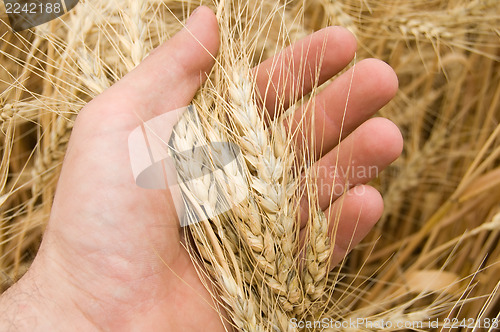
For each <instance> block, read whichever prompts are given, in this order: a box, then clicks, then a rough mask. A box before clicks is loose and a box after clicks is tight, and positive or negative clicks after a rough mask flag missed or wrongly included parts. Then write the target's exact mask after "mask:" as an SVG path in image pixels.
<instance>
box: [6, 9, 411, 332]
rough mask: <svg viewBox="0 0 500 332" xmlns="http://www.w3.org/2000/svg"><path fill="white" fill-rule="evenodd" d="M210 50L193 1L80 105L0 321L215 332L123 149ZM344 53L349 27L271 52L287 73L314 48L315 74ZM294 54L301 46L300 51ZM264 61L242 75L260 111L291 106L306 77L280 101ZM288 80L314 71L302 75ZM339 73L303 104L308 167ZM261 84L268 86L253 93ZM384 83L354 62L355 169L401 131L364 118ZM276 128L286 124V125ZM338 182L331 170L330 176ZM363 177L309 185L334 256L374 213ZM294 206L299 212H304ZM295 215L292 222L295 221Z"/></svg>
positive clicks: (339, 100) (372, 68)
mask: <svg viewBox="0 0 500 332" xmlns="http://www.w3.org/2000/svg"><path fill="white" fill-rule="evenodd" d="M325 38H326V39H325ZM325 40H326V41H327V43H326V47H324V48H323V46H324V45H325V44H324V42H325ZM218 47H219V36H218V25H217V21H216V18H215V15H214V13H213V12H212V11H211V10H210V9H208V8H206V7H200V8H199V10H198V11H196V13H195V14H193V16H192V17H191V19H190V20H189V22H188V24H187V27H186V28H185V29H184V30H182V31H181V32H179V33H178V34H177V35H175V36H174V37H172V38H171V39H170V40H168V41H167V42H165V43H164V44H163V45H162V46H160V47H158V48H157V49H156V50H155V51H153V52H152V53H151V54H150V55H149V56H148V57H147V58H146V59H145V60H144V62H143V63H142V64H141V65H139V66H138V67H137V68H136V69H135V70H133V71H132V72H130V73H129V74H128V75H126V76H125V77H124V78H123V79H122V80H120V81H119V82H118V83H116V84H115V85H114V86H112V87H111V88H109V89H108V90H106V91H105V92H104V93H103V94H101V95H100V96H98V97H97V98H95V99H94V100H93V101H92V102H90V103H89V104H88V105H87V106H86V107H85V108H84V109H83V110H82V111H81V112H80V114H79V115H78V118H77V120H76V122H75V125H74V130H73V133H72V135H71V140H70V143H69V148H68V152H67V155H66V158H65V160H64V164H63V168H62V172H61V176H60V180H59V183H58V187H57V191H56V196H55V200H54V205H53V208H52V213H51V216H50V220H49V223H48V227H47V230H46V232H45V234H44V237H43V241H42V244H41V247H40V250H39V253H38V255H37V256H36V258H35V260H34V262H33V264H32V267H31V268H30V269H29V271H28V272H27V273H26V275H25V276H24V277H23V278H22V279H21V280H20V281H19V282H17V283H16V284H15V285H14V286H12V287H11V288H10V289H9V290H8V291H7V292H6V293H4V294H3V295H2V296H1V297H0V330H2V331H6V330H15V331H18V330H20V331H25V330H26V331H28V330H29V331H33V330H40V331H48V330H61V331H63V330H64V331H67V330H72V331H75V330H85V331H88V330H112V331H128V330H132V331H157V330H158V331H222V330H224V326H223V323H222V322H221V318H220V316H219V313H217V311H216V310H214V308H213V301H212V300H211V298H210V296H209V293H208V291H207V290H206V289H205V288H204V286H203V285H202V283H201V282H200V280H199V278H198V276H197V273H196V270H195V267H194V265H193V263H192V261H191V259H190V257H189V254H188V253H187V252H186V251H185V249H184V248H183V246H182V245H181V235H180V234H181V232H180V227H179V222H178V220H177V214H176V211H175V208H174V207H173V203H172V201H171V198H170V196H169V195H167V194H166V193H165V191H161V190H148V189H142V188H139V187H138V186H137V185H136V184H135V182H134V179H133V176H132V172H131V169H130V162H129V155H128V146H127V139H128V135H129V133H130V132H131V131H132V130H133V129H134V128H135V127H137V126H138V125H139V124H140V118H139V117H138V116H137V115H138V114H139V115H140V117H141V118H142V119H144V120H148V119H151V118H153V117H154V116H156V115H160V114H162V113H164V112H165V111H166V110H173V109H176V108H179V107H182V106H185V105H188V104H189V103H190V102H191V100H192V98H193V96H194V94H195V93H196V91H197V89H198V88H199V87H200V84H201V83H202V80H203V79H204V77H206V73H207V72H208V71H209V70H210V68H211V67H212V65H213V64H214V56H215V55H216V54H217V51H218ZM355 48H356V42H355V39H354V37H353V36H352V34H350V33H349V32H348V31H347V30H345V29H343V28H339V27H331V28H327V29H324V30H321V31H319V32H317V33H315V34H313V35H311V36H309V37H307V38H306V39H305V40H303V41H300V42H298V43H297V44H296V45H294V46H292V48H289V49H286V50H284V51H283V53H281V55H279V58H275V59H274V61H276V60H278V63H280V65H279V66H278V68H281V70H286V72H287V74H288V75H295V76H300V75H301V73H299V72H297V70H298V69H297V68H298V67H299V66H290V62H289V61H288V60H286V59H289V58H290V56H289V55H290V54H292V53H293V55H294V57H293V62H295V61H298V63H300V62H302V63H306V64H309V67H312V68H314V65H315V61H317V59H318V56H319V55H320V54H321V53H323V55H324V60H323V62H322V64H321V71H320V74H319V78H318V80H319V82H320V83H321V82H324V81H326V80H328V79H329V78H330V77H332V76H333V75H335V74H336V73H337V72H338V71H340V70H341V69H342V68H343V67H345V66H346V65H347V64H348V63H349V62H350V60H351V59H352V58H353V56H354V52H355ZM304 49H308V53H307V55H305V53H304V52H303V50H304ZM279 61H281V62H279ZM272 62H273V59H271V60H268V61H267V62H263V63H262V64H261V65H260V66H259V67H258V68H256V69H255V70H254V74H255V77H256V81H257V86H258V88H259V94H260V95H261V96H262V95H266V102H265V104H264V105H263V111H268V112H270V114H273V113H274V109H275V107H274V105H275V104H276V103H277V102H278V101H277V100H278V98H280V96H283V95H284V98H285V102H286V103H291V102H294V101H295V100H296V99H297V98H298V97H300V94H303V93H304V94H305V93H308V92H309V90H310V88H311V86H310V84H309V83H307V82H310V81H311V79H312V80H314V77H312V78H311V77H310V76H309V77H308V79H305V80H304V82H306V83H304V84H301V83H296V82H297V81H300V80H293V79H291V80H287V81H289V82H295V83H296V84H299V86H295V87H294V88H295V89H294V91H300V92H301V93H300V94H299V95H298V96H297V95H295V96H292V95H291V94H290V93H289V92H288V91H290V86H283V85H280V82H282V80H278V77H279V75H278V74H276V76H275V75H271V77H270V76H269V75H268V73H269V72H270V67H271V66H272ZM289 66H290V67H289ZM306 68H307V66H306ZM281 74H283V72H282V73H281ZM302 75H306V77H307V75H314V74H311V73H310V72H308V71H305V72H303V73H302ZM350 78H351V74H350V72H347V73H345V74H343V75H342V76H340V77H339V78H338V79H336V80H335V81H334V82H333V83H331V84H330V85H329V86H328V87H327V88H326V89H325V90H323V91H322V92H321V94H320V95H319V96H317V97H316V98H317V102H316V106H315V109H313V110H309V111H308V112H309V113H310V112H315V114H316V116H315V119H316V121H318V123H321V124H324V126H325V130H324V131H323V130H322V131H317V133H318V134H317V135H321V137H317V139H323V142H324V143H323V146H322V148H320V147H316V148H315V149H316V150H315V151H316V153H317V155H318V156H322V159H321V160H320V161H319V162H318V163H320V165H322V166H330V165H332V164H335V161H336V157H337V148H338V146H337V143H338V140H339V135H340V132H339V128H340V121H341V119H342V114H343V111H344V106H345V99H346V93H347V88H348V86H349V83H350ZM269 80H271V85H270V86H271V88H270V89H269V90H268V92H267V94H266V87H267V86H268V83H269ZM397 85H398V83H397V78H396V75H395V74H394V72H393V70H392V69H391V68H390V67H389V66H388V65H387V64H385V63H383V62H381V61H378V60H374V59H368V60H362V61H360V62H359V63H358V64H357V65H356V70H355V74H354V76H353V82H352V90H351V93H350V102H349V105H348V110H347V112H348V116H347V117H346V119H345V122H344V129H343V132H342V138H343V141H342V143H341V144H340V146H341V147H345V149H342V148H341V150H340V154H339V158H340V159H339V163H342V162H345V163H349V162H351V161H353V160H354V161H355V163H357V164H356V165H359V166H360V167H361V166H363V167H364V166H376V167H378V169H379V170H382V169H383V168H385V167H386V166H388V165H389V164H390V163H391V162H392V161H394V160H395V159H396V158H397V157H398V156H399V154H400V153H401V149H402V137H401V134H400V132H399V130H398V128H397V127H396V126H395V125H394V124H393V123H392V122H390V121H389V120H386V119H382V118H375V119H370V117H371V116H372V115H373V114H374V113H375V112H376V111H377V110H378V109H379V108H380V107H382V106H383V105H384V104H386V103H387V102H388V101H389V100H390V99H391V98H392V97H393V96H394V94H395V93H396V90H397ZM282 101H283V100H282ZM301 112H304V111H303V110H300V109H299V110H298V111H297V113H296V115H295V117H296V118H300V117H301V116H302V114H301ZM309 113H308V114H309ZM306 117H307V115H306ZM290 124H291V125H292V126H294V122H293V121H292V122H290ZM299 144H301V146H302V144H308V142H307V140H304V141H303V142H299ZM351 147H352V149H351ZM343 151H346V152H345V153H344V152H343ZM347 151H349V152H347ZM317 165H318V164H317ZM346 165H347V164H346ZM332 180H333V179H331V178H329V177H328V176H326V177H325V178H321V179H318V181H320V182H321V183H326V184H327V185H330V186H332ZM343 180H345V179H339V178H336V179H335V181H336V183H337V182H339V183H342V181H343ZM369 180H370V178H368V177H360V178H355V179H351V180H350V181H349V182H350V183H351V184H352V185H358V187H357V188H358V190H357V191H356V193H354V192H352V194H351V195H346V196H343V197H342V198H343V199H342V200H338V199H337V198H338V197H336V196H332V195H330V193H329V192H323V191H322V192H320V193H319V195H320V200H319V202H320V205H321V207H322V209H324V210H325V212H326V214H327V216H330V218H331V219H332V220H333V217H332V216H333V215H334V214H335V213H336V211H338V209H339V207H340V205H341V204H340V203H339V202H340V201H342V206H343V208H342V213H341V216H340V219H339V226H338V229H337V239H338V240H337V241H338V243H337V245H336V246H335V249H334V253H333V256H332V263H334V264H337V263H339V262H340V261H341V260H342V258H343V257H344V256H345V254H346V252H348V251H349V250H350V249H351V248H352V247H353V246H354V245H355V244H356V243H358V242H359V241H361V239H362V238H363V237H364V236H365V235H366V234H367V233H368V232H369V230H370V229H371V228H372V227H373V225H374V224H375V223H376V221H377V220H378V219H379V218H380V216H381V214H382V210H383V201H382V198H381V196H380V194H379V193H378V192H377V191H376V190H375V189H374V188H372V187H370V186H368V185H365V183H367V182H368V181H369ZM361 186H362V187H361ZM359 188H362V189H363V190H359ZM352 190H353V189H352ZM330 192H331V191H330ZM302 205H303V209H302V213H301V215H303V216H307V215H308V213H307V209H306V207H304V205H305V204H302ZM301 220H302V225H301V227H304V229H303V231H305V229H306V227H305V225H306V221H305V218H301ZM332 224H333V223H332ZM332 227H333V226H332Z"/></svg>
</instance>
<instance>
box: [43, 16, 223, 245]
mask: <svg viewBox="0 0 500 332" xmlns="http://www.w3.org/2000/svg"><path fill="white" fill-rule="evenodd" d="M218 46H219V38H218V25H217V20H216V17H215V14H214V13H213V12H212V11H211V10H210V9H209V8H207V7H200V8H198V10H196V11H195V12H194V13H193V15H192V16H191V18H190V19H189V20H188V23H187V25H186V27H185V28H184V29H182V30H181V31H180V32H179V33H177V34H176V35H175V36H174V37H172V38H171V39H170V40H168V41H167V42H165V43H164V44H163V45H162V46H160V47H158V48H157V49H156V50H154V51H153V52H152V53H151V54H150V55H149V56H148V57H147V58H146V59H145V60H144V61H143V62H142V63H141V64H140V65H139V66H138V67H137V68H135V69H134V70H133V71H132V72H130V73H129V74H127V75H126V76H125V77H123V78H122V79H121V80H120V81H119V82H118V83H116V84H115V85H113V86H112V87H111V88H109V89H108V90H106V91H105V92H104V93H103V94H101V95H100V96H98V97H97V98H95V99H94V100H93V101H92V102H90V103H89V104H88V105H87V106H86V107H85V108H84V109H83V110H82V111H81V112H80V114H79V115H78V117H77V119H76V122H75V125H74V128H73V132H72V135H71V139H70V142H69V146H68V150H67V153H66V157H65V160H64V164H63V168H62V171H61V176H60V179H59V183H58V187H57V191H56V196H55V199H54V205H53V209H52V213H51V218H50V222H49V225H48V229H47V234H46V236H47V235H48V236H49V237H50V234H51V233H54V232H53V231H56V232H55V233H59V234H65V235H66V237H67V238H68V239H69V240H70V241H68V242H72V243H73V244H74V243H75V241H74V239H75V238H76V239H78V238H81V235H80V233H78V232H79V231H78V230H81V229H82V227H83V225H85V231H88V232H91V233H92V235H95V236H96V237H97V235H98V234H111V233H113V234H116V231H115V229H116V227H119V228H120V232H119V234H118V235H117V236H123V237H127V238H126V240H124V239H121V238H120V239H115V243H116V242H119V241H123V242H124V243H125V242H126V243H131V242H134V243H142V242H144V238H145V236H144V234H143V233H144V232H146V231H147V230H151V229H158V228H157V227H159V226H158V225H156V224H154V223H158V224H159V223H163V221H164V220H165V219H164V218H166V219H167V220H168V222H169V223H170V224H169V225H166V226H169V229H170V232H169V233H168V234H166V233H161V232H156V233H155V234H150V235H151V236H150V237H151V239H152V241H153V243H156V244H158V246H161V244H162V243H163V244H165V243H166V242H170V243H175V244H176V245H178V241H177V240H178V231H177V229H178V226H179V225H178V222H177V220H176V219H177V218H176V214H175V212H174V209H173V206H172V202H171V201H170V203H168V202H167V204H165V202H164V201H163V200H162V199H161V198H162V197H165V195H164V192H162V191H157V190H145V189H142V188H139V187H138V186H137V185H136V184H135V180H134V178H133V175H132V171H131V168H130V160H129V150H128V137H129V134H130V133H131V131H132V130H133V129H134V128H136V127H138V126H139V125H141V124H142V123H143V122H144V121H147V120H149V119H151V118H153V117H155V116H157V115H160V114H163V113H166V112H168V111H170V110H173V109H177V108H180V107H183V106H186V105H188V104H189V103H190V102H191V100H192V98H193V96H194V95H195V93H196V91H197V89H198V88H199V86H200V84H201V83H202V81H203V79H204V78H205V77H206V75H207V71H209V70H210V68H211V67H212V65H213V63H214V56H215V54H216V53H217V50H218ZM132 207H133V208H132ZM146 207H149V208H150V209H146ZM124 208H127V214H126V215H124V212H123V210H124ZM96 209H97V211H96ZM144 210H147V211H150V212H149V213H150V214H148V215H146V214H145V212H144ZM68 216H75V217H72V218H70V219H69V220H68ZM96 216H97V218H96ZM158 216H164V218H159V217H158ZM160 219H161V220H160ZM103 220H104V221H103ZM138 220H144V222H142V223H139V224H138V223H137V221H138ZM118 221H119V222H118ZM117 225H119V226H117ZM162 225H163V224H162ZM174 226H175V227H174ZM138 227H141V229H140V230H138ZM162 227H163V226H162ZM168 239H170V240H171V241H167V240H168ZM172 240H174V241H172ZM82 241H83V240H82ZM87 242H88V241H87Z"/></svg>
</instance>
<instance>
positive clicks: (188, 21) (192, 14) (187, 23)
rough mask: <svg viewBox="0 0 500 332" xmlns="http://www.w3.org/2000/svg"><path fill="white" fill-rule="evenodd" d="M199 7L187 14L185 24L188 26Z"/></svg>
mask: <svg viewBox="0 0 500 332" xmlns="http://www.w3.org/2000/svg"><path fill="white" fill-rule="evenodd" d="M199 9H200V7H197V8H196V9H195V10H194V11H193V12H192V13H191V16H189V18H188V19H187V21H186V26H188V25H189V24H190V23H191V22H192V21H193V18H194V17H195V16H196V14H197V12H198V11H199Z"/></svg>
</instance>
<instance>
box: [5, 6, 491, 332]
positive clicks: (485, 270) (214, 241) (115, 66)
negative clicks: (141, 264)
mask: <svg viewBox="0 0 500 332" xmlns="http://www.w3.org/2000/svg"><path fill="white" fill-rule="evenodd" d="M200 4H204V5H207V6H209V7H210V8H212V9H213V10H214V12H215V13H216V14H217V18H218V22H219V27H220V39H221V46H220V49H219V53H218V55H217V63H216V65H215V66H214V68H213V70H212V72H211V74H210V77H209V79H208V80H207V82H206V83H205V84H204V85H203V86H202V88H201V89H200V90H199V91H198V93H197V95H196V97H195V99H194V101H193V103H194V104H195V105H196V106H197V108H198V110H199V118H196V119H189V118H188V119H184V120H181V123H180V124H179V126H185V128H186V129H185V130H193V131H197V133H198V134H197V135H198V136H197V139H198V141H199V142H200V141H203V142H205V141H206V142H210V141H220V140H227V141H230V142H234V143H235V144H236V145H238V146H239V147H240V148H241V151H242V154H243V157H244V162H243V164H245V165H248V169H246V171H245V181H247V182H248V183H250V187H249V188H250V189H249V190H250V191H251V195H250V196H251V198H249V199H248V200H247V201H245V202H244V204H242V205H241V206H238V207H237V208H236V209H234V210H233V211H232V212H231V213H227V214H224V215H221V216H216V217H214V218H211V219H210V220H207V221H204V222H201V223H196V224H193V225H190V226H189V236H191V238H192V240H193V241H192V243H193V247H192V248H190V249H189V250H190V251H191V252H192V255H193V258H194V259H195V260H197V261H198V264H199V268H200V269H202V270H203V271H206V274H205V277H206V278H210V279H211V280H213V282H214V284H215V286H216V290H217V293H218V296H219V297H220V298H219V300H218V301H220V303H221V306H223V307H224V308H225V309H226V310H227V312H228V317H229V320H230V321H231V324H232V325H233V326H234V327H235V328H236V329H237V330H243V331H295V330H297V331H298V330H303V331H312V330H315V331H321V330H325V331H355V330H363V331H378V330H387V331H396V330H415V331H428V330H429V331H430V330H436V331H438V330H443V331H447V330H452V329H451V325H452V323H453V322H455V323H456V322H466V324H465V325H464V324H462V325H461V326H460V327H459V328H458V329H459V330H462V331H494V330H497V328H498V326H499V325H500V322H498V321H499V320H500V292H499V288H500V245H499V244H498V243H499V241H500V122H499V121H500V3H499V2H498V1H497V0H302V1H298V0H289V1H282V0H256V1H240V0H212V1H204V0H203V1H202V0H199V1H190V0H140V1H133V0H112V1H104V0H94V1H90V0H86V1H81V2H80V3H79V4H78V5H77V6H76V7H75V8H74V9H73V10H72V11H70V12H69V13H68V14H66V15H64V16H62V17H61V18H58V19H55V20H53V21H51V22H49V23H46V24H43V25H40V26H37V27H35V28H32V29H29V30H26V31H22V32H20V33H13V32H12V31H11V29H10V27H9V25H8V21H7V17H6V15H4V14H3V13H4V8H2V7H1V6H0V14H1V16H0V19H1V20H0V107H1V116H0V129H1V133H0V136H1V145H0V147H1V155H2V161H1V165H0V190H1V192H0V206H1V207H0V213H1V216H0V271H1V274H0V292H3V291H5V290H6V289H8V288H9V287H10V286H11V285H12V284H14V283H15V282H16V281H17V280H18V279H19V278H20V277H21V276H23V274H24V273H25V272H26V271H27V270H28V268H29V267H30V264H31V262H32V261H33V259H34V257H35V255H36V253H37V250H38V247H39V245H40V241H41V238H42V234H43V232H44V229H45V226H46V223H47V221H48V217H49V215H50V213H51V206H52V202H53V197H54V193H55V188H56V184H57V181H58V177H59V173H60V170H61V165H62V162H63V158H64V156H65V152H66V147H67V143H68V140H69V137H70V134H71V131H72V127H73V123H74V121H75V118H76V116H77V114H78V112H79V110H80V109H81V108H82V107H83V106H84V105H85V104H86V103H88V102H89V101H90V100H92V99H93V98H94V97H96V96H97V95H99V94H100V93H101V92H103V91H104V90H106V89H107V88H108V87H110V86H111V85H113V83H115V82H116V81H118V80H119V79H120V78H121V77H122V76H124V75H125V74H126V73H128V72H130V71H131V70H132V69H133V68H135V67H136V66H137V65H138V64H139V63H140V62H141V61H142V60H143V59H144V58H146V56H147V55H148V54H149V53H150V52H151V51H152V50H153V49H154V48H155V47H156V46H158V45H160V44H161V43H162V42H163V41H165V40H167V39H169V38H170V37H171V36H173V35H174V34H175V33H176V32H177V31H179V30H180V29H181V28H182V26H183V23H184V22H185V20H186V19H187V17H188V16H189V15H190V13H191V12H192V11H193V10H194V9H195V8H196V7H197V6H199V5H200ZM330 25H340V26H343V27H346V28H348V29H349V30H350V31H351V32H352V33H353V34H354V35H355V36H356V39H357V41H358V48H357V52H356V57H355V60H353V62H352V63H351V64H350V66H351V67H352V66H354V67H355V66H356V64H357V63H358V62H360V61H361V60H362V59H365V58H371V57H373V58H378V59H381V60H383V61H385V62H387V63H388V64H389V65H390V66H391V67H392V68H393V69H394V70H395V72H396V74H397V76H398V79H399V90H398V92H397V94H396V97H395V98H394V99H393V100H392V101H391V102H390V103H389V104H387V105H386V106H384V107H383V108H382V110H381V111H380V112H379V113H378V114H377V116H382V117H386V118H388V119H390V120H392V121H393V122H394V123H395V124H396V125H397V126H398V127H399V129H400V130H401V132H402V134H403V137H404V148H403V153H402V155H401V157H400V158H399V159H397V160H396V161H395V162H394V163H393V164H392V165H391V166H389V167H388V168H387V169H386V170H384V171H383V172H381V173H380V174H379V176H378V177H377V178H376V179H375V180H373V181H372V183H371V184H372V185H373V186H375V187H376V188H377V189H378V190H379V191H380V192H381V193H382V196H383V198H384V206H385V209H384V213H383V215H382V218H381V219H380V221H379V222H378V223H377V224H376V225H375V227H374V229H373V230H372V231H371V232H370V233H369V234H368V236H367V237H366V238H365V239H364V240H363V241H362V242H361V243H360V244H359V245H357V246H356V247H355V248H354V249H353V250H352V252H350V254H349V255H348V256H347V257H346V258H345V259H344V260H342V262H341V263H340V264H339V265H338V266H335V267H331V266H329V264H328V259H327V258H328V257H329V256H328V255H329V253H330V251H331V248H332V247H333V245H334V242H335V232H334V233H333V234H332V233H328V227H327V225H326V220H325V217H324V214H323V212H322V211H321V210H319V211H318V208H317V204H318V203H317V202H316V201H315V199H314V197H312V198H311V199H310V200H309V207H310V210H311V212H310V218H311V221H310V225H309V226H310V227H311V229H312V230H313V231H311V232H310V233H309V235H308V236H309V238H310V244H309V245H308V246H307V247H306V248H305V249H304V250H305V257H306V259H305V261H304V264H303V266H302V265H301V264H297V261H296V257H297V251H296V249H293V248H295V247H296V244H297V243H298V241H299V239H298V235H297V229H296V227H295V226H294V223H295V216H296V214H297V208H296V201H297V200H296V197H295V196H294V194H293V193H290V190H288V188H294V187H295V186H297V170H293V167H291V164H292V163H293V161H291V160H292V159H293V157H294V151H292V150H293V149H292V148H291V147H290V144H289V143H290V140H291V138H290V135H287V133H286V129H284V126H283V123H282V121H281V119H280V118H278V119H277V120H273V121H267V120H266V119H264V118H263V117H262V116H259V114H258V113H255V114H254V113H252V112H256V111H255V110H254V107H253V106H252V105H253V104H252V101H250V99H251V97H252V89H251V87H252V82H250V81H249V75H248V71H249V68H252V67H253V66H255V65H257V64H258V63H260V62H261V61H262V60H263V59H266V58H268V57H270V56H272V55H273V54H275V53H276V52H277V51H279V50H280V49H282V48H284V47H286V46H288V45H290V44H292V43H293V42H295V41H297V40H300V39H301V38H304V37H305V36H307V35H308V34H310V33H312V32H314V31H317V30H320V29H322V28H324V27H327V26H330ZM321 89H322V87H316V88H315V89H313V92H311V94H310V96H308V97H309V98H305V99H304V100H302V103H307V102H308V100H312V98H311V97H313V96H314V95H316V94H318V93H319V92H320V91H321ZM286 111H287V110H283V112H284V114H286ZM346 116H348V114H347V115H346ZM182 121H184V122H182ZM268 122H269V123H268ZM265 126H269V127H270V128H271V129H270V130H269V132H268V133H266V134H260V131H259V130H263V129H262V128H264V127H265ZM190 128H191V129H190ZM288 134H290V133H288ZM292 136H293V135H292ZM183 140H186V138H183V137H177V138H174V142H173V143H174V144H177V145H181V144H185V143H186V142H185V141H183ZM252 140H254V141H256V142H257V143H258V144H257V143H255V144H253V143H252V145H251V147H249V145H248V144H247V143H248V142H254V141H252ZM246 144H247V145H246ZM268 147H271V148H269V149H270V150H272V152H269V151H268V150H269V149H268ZM305 154H307V152H306V153H304V156H299V157H300V158H304V159H307V156H306V155H305ZM266 158H268V160H267V162H266V163H264V164H263V165H264V166H265V167H268V168H269V169H270V170H267V171H266V172H268V173H269V174H271V175H268V176H267V177H266V176H264V175H263V174H264V173H265V174H268V173H266V172H264V171H262V169H261V166H260V164H259V163H260V162H263V161H262V160H263V159H266ZM177 162H182V160H177ZM264 166H262V167H264ZM275 174H278V175H275ZM180 176H182V174H181V175H180ZM238 181H239V180H238V179H235V180H234V182H233V184H234V185H236V184H237V182H238ZM247 182H245V183H247ZM245 183H244V184H243V185H246V184H245ZM271 189H272V190H274V191H273V192H272V193H271V192H270V191H271ZM183 190H185V191H186V192H189V193H190V194H189V195H194V196H196V195H198V194H199V195H201V194H200V193H199V192H197V190H199V188H195V187H192V188H191V187H189V186H187V187H186V188H183ZM228 190H229V189H228ZM233 190H236V189H234V188H233ZM266 190H268V192H266ZM306 190H307V189H306ZM229 192H230V190H229ZM230 193H231V192H230ZM273 199H274V201H273ZM193 204H194V203H193ZM204 208H205V209H206V207H204ZM354 222H355V221H354ZM322 319H327V320H329V321H331V322H333V321H334V322H336V323H338V324H337V325H335V324H333V325H332V324H330V325H328V326H319V325H318V326H296V325H297V324H295V325H294V324H291V323H290V322H293V321H295V322H299V321H300V322H306V321H311V322H312V321H321V320H322ZM357 319H363V320H367V321H372V322H380V321H384V322H391V323H393V324H395V322H402V323H405V322H407V323H408V325H401V326H402V327H398V328H396V327H395V326H388V325H387V324H386V325H380V324H379V325H377V324H375V326H371V327H365V328H360V327H357V328H354V327H352V326H348V325H347V322H349V321H353V320H354V321H356V320H357ZM434 319H439V321H440V322H441V324H440V326H429V323H430V322H431V321H432V320H434ZM342 322H345V323H346V324H344V325H342ZM415 322H423V324H424V325H422V326H418V325H411V324H409V323H415ZM445 322H449V324H448V325H447V324H444V323H445ZM426 323H427V325H425V324H426ZM479 323H481V326H479ZM457 326H458V325H457Z"/></svg>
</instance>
